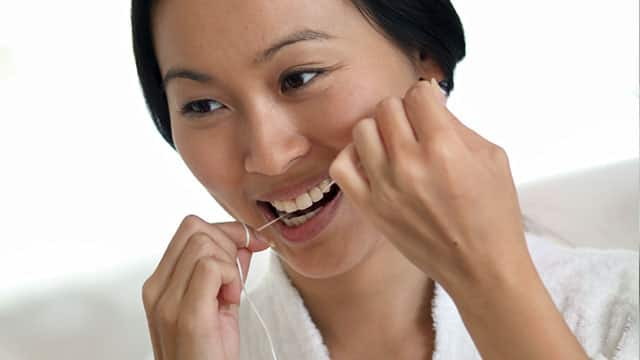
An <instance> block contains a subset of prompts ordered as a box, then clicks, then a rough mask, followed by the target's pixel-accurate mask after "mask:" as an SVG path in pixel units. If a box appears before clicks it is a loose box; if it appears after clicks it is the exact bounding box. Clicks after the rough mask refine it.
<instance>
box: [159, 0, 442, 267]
mask: <svg viewBox="0 0 640 360" xmlns="http://www.w3.org/2000/svg"><path fill="white" fill-rule="evenodd" d="M152 14H153V36H154V43H155V50H156V54H157V57H158V62H159V65H160V70H161V73H162V75H163V76H166V74H167V72H173V73H174V74H177V76H175V77H173V79H171V80H168V79H166V80H168V81H166V80H165V81H166V82H165V89H166V94H167V99H168V104H169V111H170V114H171V128H172V131H173V138H174V141H175V145H176V148H177V150H178V152H179V153H180V155H181V156H182V158H183V159H184V161H185V163H186V164H187V166H188V167H189V169H190V170H191V171H192V172H193V174H194V175H195V176H196V177H197V179H198V180H199V181H200V182H201V183H202V184H203V185H204V186H205V187H206V189H207V190H208V191H209V193H210V194H211V195H212V196H213V197H214V198H215V199H216V200H217V201H218V202H219V203H220V204H221V205H222V206H223V207H224V208H225V209H226V210H227V211H228V212H229V213H230V214H231V215H233V216H234V217H235V218H236V219H238V220H240V221H243V222H245V223H247V224H249V225H251V226H252V227H254V228H257V227H258V226H260V225H261V224H264V223H265V222H266V221H267V220H266V218H265V215H264V210H263V208H262V207H261V206H260V205H258V204H259V203H258V201H259V200H260V199H262V200H265V199H267V198H269V196H268V195H269V194H270V193H273V192H280V190H287V189H291V187H295V186H296V185H298V184H300V183H306V184H307V186H311V185H308V184H309V183H314V182H318V181H319V180H321V179H323V178H326V177H328V169H329V166H330V165H331V163H332V161H333V159H334V158H335V157H336V156H337V154H338V153H339V152H340V151H341V150H342V149H343V148H344V147H345V146H346V145H347V144H349V143H350V142H351V128H352V127H353V125H355V123H356V122H357V121H358V120H360V119H362V118H364V117H367V116H371V115H372V114H373V111H374V109H375V107H376V105H377V104H378V103H379V102H380V101H381V100H383V99H384V98H385V97H387V96H403V95H404V93H405V92H406V90H407V89H408V88H409V87H410V86H411V85H412V84H413V83H414V82H415V81H417V78H418V76H425V75H426V76H429V75H428V74H425V73H424V72H423V73H420V74H418V73H417V71H418V70H417V68H416V67H415V66H414V62H412V60H411V59H410V58H409V57H408V56H406V54H405V53H403V52H402V51H401V50H400V49H399V48H397V47H395V46H394V45H393V44H392V43H391V42H390V41H389V40H388V39H387V38H385V37H384V36H383V35H382V34H381V33H380V32H378V31H377V30H376V29H375V28H374V27H373V26H372V25H371V24H370V23H369V22H368V21H367V20H366V19H365V18H364V17H363V16H362V15H361V13H360V12H359V11H358V10H357V9H356V8H355V7H354V6H353V5H352V3H351V2H350V1H346V0H323V1H317V0H254V1H223V0H180V1H178V0H159V1H158V3H157V4H156V6H155V7H154V10H153V13H152ZM301 31H306V33H302V34H300V33H299V32H301ZM296 33H298V36H297V40H300V41H289V42H287V44H286V45H285V46H280V47H279V48H277V49H275V50H272V51H271V52H269V54H268V55H267V56H265V54H264V51H265V49H268V48H270V47H271V46H272V45H274V44H277V43H279V42H280V41H281V40H282V39H289V40H291V39H296V35H295V34H296ZM300 35H302V36H300ZM280 45H283V44H282V43H281V44H280ZM176 71H177V72H176ZM189 72H190V73H189ZM434 75H435V74H434ZM298 193H299V191H298ZM288 195H289V194H287V195H285V194H279V195H278V194H275V198H276V199H278V198H279V199H282V197H286V198H290V197H289V196H288ZM263 234H265V236H267V237H268V238H269V240H270V241H272V242H274V243H275V245H276V249H277V251H278V253H279V254H280V255H281V258H283V259H284V260H285V261H286V262H287V263H288V264H289V266H290V267H291V268H292V269H293V270H294V271H296V272H298V273H299V274H301V275H303V276H306V277H311V278H327V277H330V276H334V275H337V274H340V273H343V272H345V271H347V270H349V269H351V268H353V267H354V266H355V265H356V264H358V263H359V262H361V261H363V259H365V258H366V257H367V255H368V254H370V253H371V252H372V251H373V250H374V249H376V248H377V247H378V246H379V245H381V244H383V243H384V240H383V239H382V237H381V235H379V234H378V233H377V232H376V231H375V230H374V227H373V226H372V224H370V223H367V221H366V219H364V218H362V217H361V216H360V215H359V213H358V212H357V211H356V209H355V208H354V207H353V206H352V204H351V203H350V202H349V200H348V199H347V198H346V197H344V196H343V197H341V198H340V200H339V201H338V207H337V209H336V211H335V215H334V216H333V217H332V219H331V220H330V221H329V222H328V224H327V225H326V226H324V227H323V228H322V230H321V231H320V232H319V233H318V234H317V235H316V236H315V237H313V239H312V240H311V241H305V242H303V243H298V242H296V243H291V242H289V241H287V240H286V239H285V238H284V237H283V236H282V234H281V232H280V231H279V230H278V229H277V228H276V226H273V227H271V228H269V229H268V230H265V231H264V232H263Z"/></svg>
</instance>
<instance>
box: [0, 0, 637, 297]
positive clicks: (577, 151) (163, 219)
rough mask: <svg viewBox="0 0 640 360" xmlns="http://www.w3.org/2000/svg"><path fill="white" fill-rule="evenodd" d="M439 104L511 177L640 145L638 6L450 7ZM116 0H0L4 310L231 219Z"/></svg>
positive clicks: (627, 154) (468, 3)
mask: <svg viewBox="0 0 640 360" xmlns="http://www.w3.org/2000/svg"><path fill="white" fill-rule="evenodd" d="M454 5H455V6H456V8H457V9H458V12H459V14H460V17H461V19H462V22H463V24H464V25H465V30H466V34H467V45H468V48H467V58H466V59H465V60H464V61H463V62H462V63H461V64H460V65H459V68H458V71H457V75H456V90H455V91H454V93H453V95H452V98H451V99H450V102H449V105H450V109H451V110H452V111H453V112H454V113H456V114H457V115H458V116H459V118H460V119H461V120H462V121H463V122H465V123H467V124H468V125H469V126H470V127H472V128H474V129H475V130H476V131H478V132H479V133H480V134H482V135H483V136H485V137H486V138H488V139H489V140H491V141H493V142H494V143H497V144H499V145H501V146H502V147H504V148H505V149H506V150H507V152H508V153H509V157H510V161H511V166H512V171H513V174H514V178H515V181H516V183H522V182H525V181H529V180H532V179H536V178H539V177H542V176H547V175H551V174H556V173H561V172H566V171H571V170H575V169H582V168H587V167H591V166H594V165H599V164H604V163H608V162H611V161H615V160H620V159H627V158H631V157H636V156H637V155H638V97H639V89H638V61H639V58H638V42H639V39H638V1H636V0H616V1H610V2H602V1H575V0H561V1H558V0H541V1H535V2H529V1H513V0H510V1H507V0H503V1H498V0H490V1H476V0H458V1H454ZM128 8H129V2H128V1H122V0H121V1H87V0H75V1H73V0H59V1H35V2H34V1H28V2H27V1H9V0H0V305H1V304H5V303H8V302H11V301H17V299H20V298H24V297H25V296H34V295H36V294H38V293H39V292H40V291H43V290H46V289H47V288H51V287H55V286H58V285H60V284H63V283H69V282H72V281H91V280H92V279H95V278H100V277H104V276H108V275H110V274H114V273H117V272H118V271H122V269H127V266H129V265H132V264H137V263H140V262H144V261H150V260H152V261H156V260H157V259H159V257H160V256H161V255H162V253H163V251H164V249H165V246H166V244H167V243H168V241H169V239H170V237H171V235H172V234H173V232H174V230H175V228H176V227H177V225H178V223H179V222H180V220H181V219H182V218H183V217H184V216H185V215H187V214H189V213H195V214H197V215H199V216H201V217H203V218H205V219H207V220H209V221H212V222H217V221H226V220H229V217H228V215H226V214H225V213H224V212H223V211H222V210H221V208H220V207H218V206H217V204H216V203H215V202H214V201H213V200H212V199H210V198H209V196H208V194H207V193H206V192H205V191H204V190H203V188H202V187H201V186H200V184H199V183H197V182H196V180H195V179H194V178H192V176H191V174H190V173H189V172H188V169H187V168H186V167H185V166H184V165H183V164H182V162H181V160H180V159H179V157H178V156H177V155H176V153H174V151H173V150H172V149H171V148H170V147H169V146H168V145H166V144H165V143H164V142H163V140H162V139H161V137H160V135H159V134H158V133H157V132H156V131H155V129H154V127H153V125H152V122H151V120H150V117H149V116H148V113H147V111H146V108H145V106H144V103H143V99H142V95H141V92H140V90H139V87H138V83H137V78H136V74H135V67H134V61H133V56H132V51H131V42H130V29H129V19H128V15H129V14H128Z"/></svg>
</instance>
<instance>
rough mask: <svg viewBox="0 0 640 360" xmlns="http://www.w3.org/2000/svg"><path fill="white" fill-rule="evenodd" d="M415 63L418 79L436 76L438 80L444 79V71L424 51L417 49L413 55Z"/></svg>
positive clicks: (429, 78) (428, 78)
mask: <svg viewBox="0 0 640 360" xmlns="http://www.w3.org/2000/svg"><path fill="white" fill-rule="evenodd" d="M412 60H413V64H414V67H415V72H416V79H418V78H423V79H426V80H431V79H432V78H436V80H437V81H442V80H444V72H443V71H442V69H441V68H440V66H439V65H438V63H437V62H436V61H435V59H434V58H432V57H431V56H429V55H428V54H427V53H426V52H424V51H416V52H415V53H414V56H413V59H412Z"/></svg>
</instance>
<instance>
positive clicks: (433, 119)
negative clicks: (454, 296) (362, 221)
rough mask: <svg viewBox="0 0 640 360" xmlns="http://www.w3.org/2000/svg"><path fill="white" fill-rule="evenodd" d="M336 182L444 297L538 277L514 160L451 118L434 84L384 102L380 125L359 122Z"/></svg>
mask: <svg viewBox="0 0 640 360" xmlns="http://www.w3.org/2000/svg"><path fill="white" fill-rule="evenodd" d="M360 163H361V164H362V165H361V166H360V165H359V164H360ZM330 175H331V177H332V178H333V179H334V180H335V181H336V183H337V184H338V185H339V186H340V188H341V189H342V190H343V192H344V194H345V195H346V196H347V197H348V198H349V199H350V200H351V201H352V202H353V203H354V204H355V206H356V207H357V208H359V210H361V211H362V213H363V214H365V216H366V217H368V219H369V220H370V223H371V225H372V226H375V227H377V228H378V229H380V231H381V232H382V233H383V234H384V235H385V237H386V238H387V239H388V240H389V241H391V242H392V243H393V244H395V246H396V247H397V248H398V249H399V250H400V251H401V252H402V253H403V254H404V255H405V256H406V257H407V258H408V259H409V260H410V261H411V262H412V263H413V264H415V265H416V266H417V267H418V268H420V269H421V270H422V271H424V272H425V273H426V274H427V275H428V276H429V277H431V278H432V279H434V280H436V281H438V282H440V283H441V284H442V285H443V286H444V287H445V288H448V287H455V288H458V289H460V287H465V286H468V285H471V284H476V285H477V284H478V282H479V281H480V282H484V280H488V281H490V282H491V281H492V280H493V279H501V278H502V277H503V276H505V275H507V274H508V275H509V276H512V275H515V274H517V273H518V272H519V271H521V270H523V267H524V268H527V269H526V270H527V271H528V270H530V268H532V266H530V267H527V266H523V265H524V264H532V262H531V261H530V257H529V254H528V251H527V247H526V243H525V239H524V229H523V224H522V219H521V212H520V206H519V203H518V197H517V193H516V189H515V185H514V183H513V178H512V176H511V170H510V168H509V161H508V158H507V154H506V153H505V151H504V150H503V149H502V148H500V147H499V146H497V145H495V144H493V143H491V142H489V141H487V140H486V139H484V138H483V137H482V136H480V135H478V134H477V133H476V132H474V131H473V130H471V129H469V128H467V127H466V126H465V125H464V124H462V123H461V122H460V121H459V120H458V119H457V118H456V117H455V116H454V115H453V114H451V113H450V112H449V111H448V110H447V108H446V107H445V97H444V95H443V94H442V92H441V91H440V89H439V87H438V85H437V83H436V82H435V81H434V80H432V81H431V82H427V81H419V82H418V83H417V84H415V85H414V86H412V87H411V89H409V90H408V91H407V93H406V95H405V97H404V98H403V99H400V98H388V99H385V100H383V101H382V102H381V103H380V104H379V105H378V106H377V108H376V110H375V114H374V117H373V118H367V119H363V120H361V121H359V122H358V123H357V124H356V125H355V127H354V128H353V143H351V144H349V145H348V146H347V147H346V148H345V149H344V150H343V151H342V152H341V153H340V154H339V155H338V157H337V158H336V159H335V161H334V162H333V164H332V165H331V168H330ZM512 280H513V279H512ZM485 285H486V284H485ZM448 290H449V289H448Z"/></svg>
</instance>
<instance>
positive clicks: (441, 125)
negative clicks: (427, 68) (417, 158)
mask: <svg viewBox="0 0 640 360" xmlns="http://www.w3.org/2000/svg"><path fill="white" fill-rule="evenodd" d="M439 93H440V92H439V90H434V89H433V87H432V86H431V84H430V83H429V82H427V81H418V82H417V83H416V84H415V85H413V86H412V87H411V88H410V89H409V90H408V91H407V93H406V95H405V97H404V98H403V105H404V108H405V112H406V114H407V118H408V119H409V122H410V123H411V126H412V127H413V129H414V130H415V132H416V136H417V138H418V141H419V142H420V143H421V144H427V143H428V142H429V138H430V137H434V136H439V135H440V134H441V133H443V132H453V131H454V129H453V124H452V123H451V121H450V119H449V116H447V115H448V111H447V109H446V108H445V107H444V106H443V105H442V103H441V100H440V97H439V95H438V94H439Z"/></svg>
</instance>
